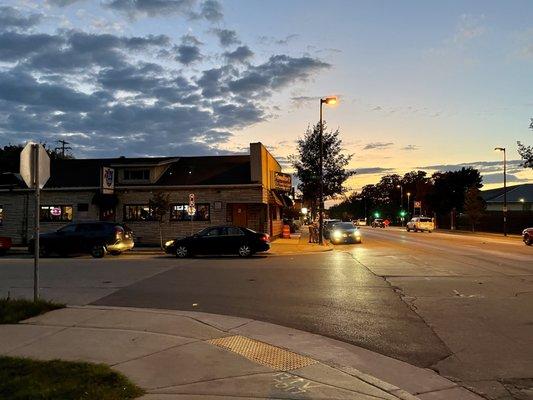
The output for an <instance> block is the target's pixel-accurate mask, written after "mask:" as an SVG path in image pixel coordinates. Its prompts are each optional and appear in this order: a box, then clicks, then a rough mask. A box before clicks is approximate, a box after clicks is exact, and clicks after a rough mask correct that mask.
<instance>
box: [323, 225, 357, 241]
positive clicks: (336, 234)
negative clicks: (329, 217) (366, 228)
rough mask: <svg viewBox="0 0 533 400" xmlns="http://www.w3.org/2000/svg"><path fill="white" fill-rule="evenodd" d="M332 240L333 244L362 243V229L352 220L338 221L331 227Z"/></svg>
mask: <svg viewBox="0 0 533 400" xmlns="http://www.w3.org/2000/svg"><path fill="white" fill-rule="evenodd" d="M330 240H331V243H333V244H339V243H361V241H362V239H361V230H360V229H359V228H358V227H356V226H354V224H353V223H352V222H337V223H336V224H334V225H333V226H332V228H331V231H330Z"/></svg>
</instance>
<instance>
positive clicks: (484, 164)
mask: <svg viewBox="0 0 533 400" xmlns="http://www.w3.org/2000/svg"><path fill="white" fill-rule="evenodd" d="M468 167H472V168H475V169H477V170H478V171H479V172H480V173H482V174H487V173H491V172H497V171H502V172H503V162H502V161H474V162H469V163H459V164H436V165H426V166H424V167H417V168H420V169H429V170H435V171H458V170H460V169H461V168H468ZM519 171H523V168H522V167H521V160H507V172H509V173H515V172H519Z"/></svg>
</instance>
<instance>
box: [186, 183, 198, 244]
mask: <svg viewBox="0 0 533 400" xmlns="http://www.w3.org/2000/svg"><path fill="white" fill-rule="evenodd" d="M187 213H188V214H189V216H190V217H191V236H192V234H193V233H194V232H193V231H194V227H193V225H192V219H193V217H194V214H195V213H196V204H195V201H194V193H190V194H189V207H188V208H187Z"/></svg>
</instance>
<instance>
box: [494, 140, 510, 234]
mask: <svg viewBox="0 0 533 400" xmlns="http://www.w3.org/2000/svg"><path fill="white" fill-rule="evenodd" d="M494 151H502V152H503V236H507V156H506V153H505V147H495V148H494Z"/></svg>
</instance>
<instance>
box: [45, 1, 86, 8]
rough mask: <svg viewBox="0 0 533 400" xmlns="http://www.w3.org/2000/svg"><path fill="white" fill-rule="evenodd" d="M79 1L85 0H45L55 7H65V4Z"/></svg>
mask: <svg viewBox="0 0 533 400" xmlns="http://www.w3.org/2000/svg"><path fill="white" fill-rule="evenodd" d="M80 1H85V0H47V1H46V2H47V3H48V4H51V5H53V6H56V7H67V6H70V5H71V4H74V3H78V2H80Z"/></svg>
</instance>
